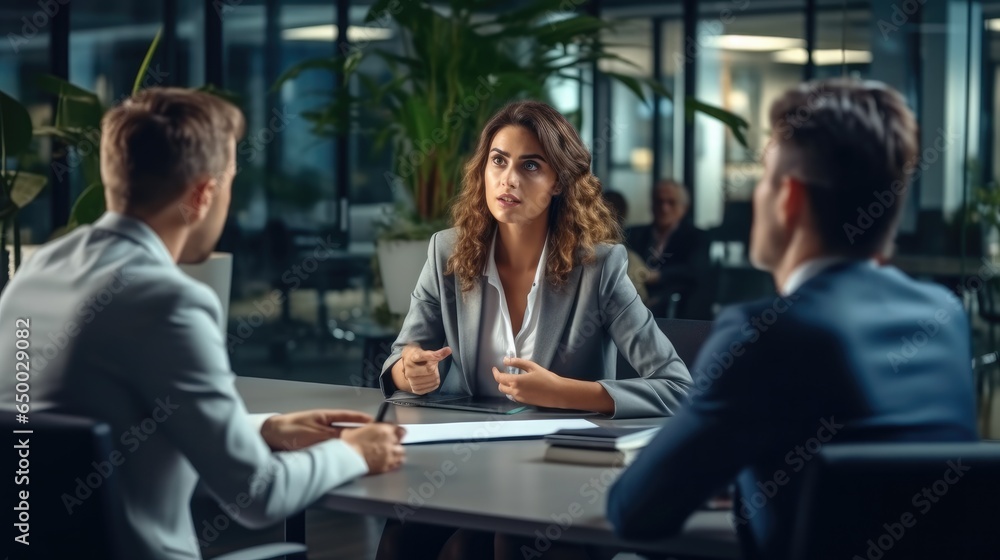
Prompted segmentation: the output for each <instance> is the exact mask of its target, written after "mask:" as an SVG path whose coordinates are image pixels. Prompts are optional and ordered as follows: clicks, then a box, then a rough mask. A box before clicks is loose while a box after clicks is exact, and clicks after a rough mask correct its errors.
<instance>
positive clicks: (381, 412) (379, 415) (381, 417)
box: [330, 401, 389, 428]
mask: <svg viewBox="0 0 1000 560" xmlns="http://www.w3.org/2000/svg"><path fill="white" fill-rule="evenodd" d="M388 412H389V401H382V404H380V405H379V406H378V412H376V413H375V420H372V423H373V424H374V423H375V422H385V415H386V413H388ZM367 425H368V424H363V423H361V422H332V423H331V424H330V426H331V427H333V428H360V427H362V426H367Z"/></svg>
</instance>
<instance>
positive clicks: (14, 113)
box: [0, 91, 48, 289]
mask: <svg viewBox="0 0 1000 560" xmlns="http://www.w3.org/2000/svg"><path fill="white" fill-rule="evenodd" d="M31 138H32V124H31V116H30V115H29V114H28V110H27V109H26V108H25V107H24V106H23V105H21V104H20V103H18V102H17V100H15V99H14V98H13V97H11V96H9V95H7V94H6V93H4V92H2V91H0V271H2V272H0V289H2V288H3V286H4V285H5V284H6V282H7V277H8V273H7V271H8V270H9V266H8V262H7V259H8V252H7V235H8V231H12V232H13V239H12V241H13V257H14V268H17V267H18V266H19V265H20V264H21V235H20V233H21V232H20V228H19V227H18V225H17V215H18V212H20V211H21V210H22V209H23V208H24V207H25V206H27V205H28V204H29V203H30V202H31V201H32V200H34V199H35V197H37V196H38V194H39V193H41V192H42V190H43V189H44V188H45V184H46V183H47V182H48V179H47V178H46V177H45V176H43V175H38V174H36V173H29V172H27V171H24V170H23V169H22V168H21V167H20V166H18V167H16V168H15V169H10V168H9V167H8V162H9V161H10V160H13V161H18V160H19V159H20V158H21V156H23V155H24V154H25V153H26V152H27V151H28V148H29V147H30V146H31Z"/></svg>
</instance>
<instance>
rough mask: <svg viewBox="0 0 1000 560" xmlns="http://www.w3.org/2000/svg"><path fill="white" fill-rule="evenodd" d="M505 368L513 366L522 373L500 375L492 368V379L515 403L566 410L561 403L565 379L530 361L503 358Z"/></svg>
mask: <svg viewBox="0 0 1000 560" xmlns="http://www.w3.org/2000/svg"><path fill="white" fill-rule="evenodd" d="M503 363H504V365H505V366H513V367H516V368H518V369H520V370H521V371H522V372H523V373H520V374H513V373H500V370H499V369H497V368H495V367H494V368H493V379H495V380H496V382H497V383H498V384H499V389H500V392H501V393H504V394H507V395H510V396H511V397H512V398H513V399H514V400H515V401H517V402H520V403H524V404H530V405H534V406H545V407H550V408H567V407H566V405H565V403H564V402H563V396H564V395H563V393H564V391H563V389H564V386H565V385H566V384H567V381H568V380H567V379H566V378H564V377H562V376H559V375H557V374H555V373H552V372H551V371H549V370H547V369H545V368H543V367H542V366H540V365H538V364H536V363H535V362H532V361H531V360H522V359H521V358H504V359H503Z"/></svg>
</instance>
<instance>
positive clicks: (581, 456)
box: [545, 445, 642, 467]
mask: <svg viewBox="0 0 1000 560" xmlns="http://www.w3.org/2000/svg"><path fill="white" fill-rule="evenodd" d="M640 451H642V449H629V450H627V451H618V450H616V449H584V448H582V447H563V446H561V445H549V446H547V447H546V448H545V460H546V461H550V462H554V463H576V464H578V465H594V466H602V467H624V466H626V465H628V464H630V463H632V461H634V460H635V458H636V457H637V456H638V455H639V452H640Z"/></svg>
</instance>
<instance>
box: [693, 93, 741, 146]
mask: <svg viewBox="0 0 1000 560" xmlns="http://www.w3.org/2000/svg"><path fill="white" fill-rule="evenodd" d="M684 109H685V114H686V115H687V118H688V120H689V121H692V120H693V117H694V114H695V112H696V111H697V112H701V113H704V114H706V115H708V116H710V117H712V118H713V119H716V120H718V121H720V122H721V123H722V124H724V125H726V126H728V127H729V129H730V130H732V131H733V137H735V138H736V141H737V142H739V143H740V144H741V145H742V146H747V145H748V144H747V138H746V131H747V130H749V128H750V123H748V122H747V121H746V119H744V118H743V117H741V116H739V115H737V114H736V113H732V112H730V111H727V110H725V109H723V108H722V107H716V106H715V105H709V104H708V103H704V102H702V101H698V100H697V99H694V98H690V97H689V98H687V99H685V104H684Z"/></svg>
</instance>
